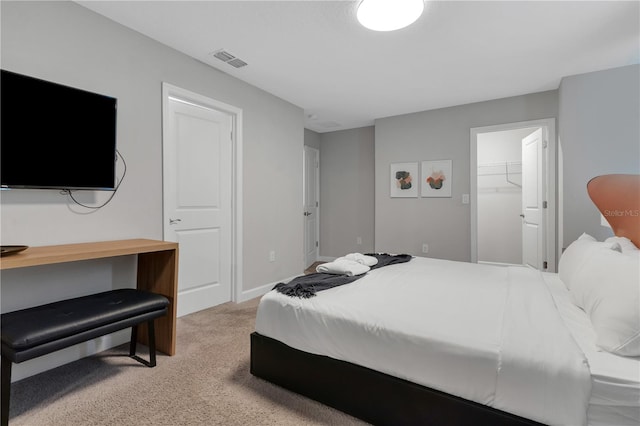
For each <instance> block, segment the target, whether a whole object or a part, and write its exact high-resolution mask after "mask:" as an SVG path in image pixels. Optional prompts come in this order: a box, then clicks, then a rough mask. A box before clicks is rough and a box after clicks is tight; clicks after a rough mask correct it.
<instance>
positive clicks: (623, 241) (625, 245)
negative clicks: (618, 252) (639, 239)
mask: <svg viewBox="0 0 640 426" xmlns="http://www.w3.org/2000/svg"><path fill="white" fill-rule="evenodd" d="M604 242H605V243H618V244H620V247H621V249H622V252H623V253H632V252H636V251H638V247H636V245H635V244H633V242H632V241H631V240H630V239H628V238H627V237H609V238H607V239H606V240H604Z"/></svg>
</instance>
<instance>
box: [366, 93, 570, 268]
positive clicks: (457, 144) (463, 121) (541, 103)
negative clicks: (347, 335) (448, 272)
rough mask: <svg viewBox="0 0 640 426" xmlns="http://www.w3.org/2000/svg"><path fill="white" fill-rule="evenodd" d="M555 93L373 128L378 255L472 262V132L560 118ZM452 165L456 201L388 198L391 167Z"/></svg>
mask: <svg viewBox="0 0 640 426" xmlns="http://www.w3.org/2000/svg"><path fill="white" fill-rule="evenodd" d="M557 115H558V92H557V91H556V90H552V91H547V92H541V93H533V94H529V95H523V96H516V97H511V98H505V99H498V100H492V101H487V102H479V103H474V104H468V105H461V106H455V107H451V108H443V109H437V110H431V111H424V112H419V113H415V114H407V115H401V116H396V117H388V118H383V119H379V120H376V123H375V170H376V177H375V180H376V185H375V186H376V190H375V218H376V220H375V250H376V251H388V252H402V253H409V254H413V255H420V256H422V255H423V254H422V244H423V243H427V244H428V245H429V253H428V254H427V256H429V257H435V258H442V259H451V260H460V261H469V260H470V258H471V249H470V245H471V241H470V223H469V221H470V211H469V205H468V204H462V194H468V193H469V161H470V160H469V155H470V153H469V152H470V148H469V138H470V134H469V133H470V131H469V129H470V128H472V127H481V126H490V125H496V124H504V123H512V122H519V121H526V120H536V119H542V118H550V117H557ZM442 159H451V160H453V171H452V173H453V180H452V198H420V197H418V198H390V196H389V186H390V182H389V167H390V164H391V163H399V162H414V161H415V162H420V161H424V160H442Z"/></svg>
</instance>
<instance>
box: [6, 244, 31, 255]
mask: <svg viewBox="0 0 640 426" xmlns="http://www.w3.org/2000/svg"><path fill="white" fill-rule="evenodd" d="M28 248H29V246H0V256H9V255H10V254H16V253H20V252H21V251H23V250H26V249H28Z"/></svg>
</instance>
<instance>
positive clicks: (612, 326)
mask: <svg viewBox="0 0 640 426" xmlns="http://www.w3.org/2000/svg"><path fill="white" fill-rule="evenodd" d="M570 293H571V297H572V299H573V301H574V303H575V304H576V305H578V306H579V307H581V308H582V309H584V311H585V312H586V313H587V315H589V318H590V319H591V324H592V325H593V328H594V329H595V332H596V336H597V339H596V345H597V346H598V347H600V348H602V349H604V350H606V351H608V352H612V353H615V354H618V355H623V356H640V252H639V253H638V254H625V253H620V252H618V251H615V250H611V249H609V248H607V247H605V246H601V247H599V248H598V249H595V250H592V251H590V253H589V254H588V255H587V256H586V259H585V262H583V265H582V266H581V267H580V268H579V269H578V270H577V271H575V273H574V274H573V277H572V281H571V290H570Z"/></svg>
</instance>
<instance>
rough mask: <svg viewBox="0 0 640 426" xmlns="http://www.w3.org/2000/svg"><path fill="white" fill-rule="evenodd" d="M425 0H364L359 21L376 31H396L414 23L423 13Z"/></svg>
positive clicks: (361, 4)
mask: <svg viewBox="0 0 640 426" xmlns="http://www.w3.org/2000/svg"><path fill="white" fill-rule="evenodd" d="M423 10H424V0H362V1H361V2H360V4H359V5H358V12H357V17H358V21H359V22H360V23H361V24H362V25H363V26H364V27H366V28H369V29H370V30H374V31H394V30H399V29H400V28H404V27H406V26H409V25H411V24H413V23H414V22H415V21H416V20H417V19H418V18H419V17H420V15H422V11H423Z"/></svg>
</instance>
